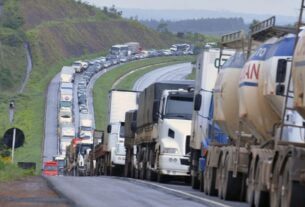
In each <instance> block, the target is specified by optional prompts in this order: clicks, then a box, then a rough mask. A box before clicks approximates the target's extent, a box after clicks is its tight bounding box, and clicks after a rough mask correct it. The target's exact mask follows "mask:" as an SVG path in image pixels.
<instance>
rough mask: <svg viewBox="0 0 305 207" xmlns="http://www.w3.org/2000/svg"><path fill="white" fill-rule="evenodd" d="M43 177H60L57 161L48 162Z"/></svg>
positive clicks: (45, 164)
mask: <svg viewBox="0 0 305 207" xmlns="http://www.w3.org/2000/svg"><path fill="white" fill-rule="evenodd" d="M43 175H45V176H58V163H57V161H48V162H45V163H44V164H43Z"/></svg>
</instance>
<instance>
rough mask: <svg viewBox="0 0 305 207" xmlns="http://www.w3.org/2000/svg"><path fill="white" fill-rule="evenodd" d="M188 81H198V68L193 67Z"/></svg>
mask: <svg viewBox="0 0 305 207" xmlns="http://www.w3.org/2000/svg"><path fill="white" fill-rule="evenodd" d="M186 79H188V80H195V79H196V67H195V66H193V68H192V72H191V73H190V74H189V75H188V76H187V77H186Z"/></svg>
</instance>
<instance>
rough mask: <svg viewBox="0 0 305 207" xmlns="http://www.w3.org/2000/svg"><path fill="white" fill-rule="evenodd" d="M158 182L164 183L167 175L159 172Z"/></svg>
mask: <svg viewBox="0 0 305 207" xmlns="http://www.w3.org/2000/svg"><path fill="white" fill-rule="evenodd" d="M157 182H158V183H164V182H165V175H162V174H161V173H160V172H159V173H158V174H157Z"/></svg>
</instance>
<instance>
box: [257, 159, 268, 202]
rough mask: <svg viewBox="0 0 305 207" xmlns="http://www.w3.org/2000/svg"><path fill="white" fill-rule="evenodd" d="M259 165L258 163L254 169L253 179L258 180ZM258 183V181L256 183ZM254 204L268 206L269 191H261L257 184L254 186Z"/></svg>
mask: <svg viewBox="0 0 305 207" xmlns="http://www.w3.org/2000/svg"><path fill="white" fill-rule="evenodd" d="M260 173H261V166H260V164H259V163H258V165H257V166H256V170H255V181H256V182H258V181H259V180H260ZM258 184H259V183H258ZM254 204H255V206H256V207H268V206H269V192H266V191H262V190H261V189H260V187H259V186H255V193H254Z"/></svg>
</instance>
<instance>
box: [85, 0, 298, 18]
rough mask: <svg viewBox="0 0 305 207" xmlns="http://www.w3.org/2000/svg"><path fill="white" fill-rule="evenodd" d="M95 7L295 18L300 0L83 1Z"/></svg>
mask: <svg viewBox="0 0 305 207" xmlns="http://www.w3.org/2000/svg"><path fill="white" fill-rule="evenodd" d="M83 1H86V2H89V3H92V4H95V5H97V6H100V7H102V6H111V5H115V6H116V7H119V8H140V9H177V10H183V9H198V10H200V9H205V10H218V11H219V10H226V11H232V12H243V13H254V14H271V15H285V16H286V15H287V16H297V15H298V13H299V7H300V4H301V0H83Z"/></svg>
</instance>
